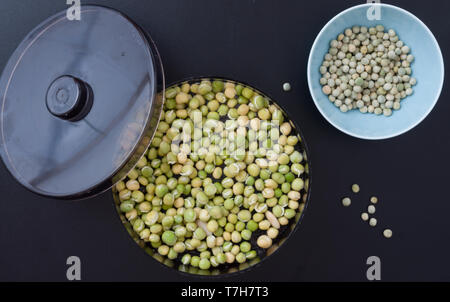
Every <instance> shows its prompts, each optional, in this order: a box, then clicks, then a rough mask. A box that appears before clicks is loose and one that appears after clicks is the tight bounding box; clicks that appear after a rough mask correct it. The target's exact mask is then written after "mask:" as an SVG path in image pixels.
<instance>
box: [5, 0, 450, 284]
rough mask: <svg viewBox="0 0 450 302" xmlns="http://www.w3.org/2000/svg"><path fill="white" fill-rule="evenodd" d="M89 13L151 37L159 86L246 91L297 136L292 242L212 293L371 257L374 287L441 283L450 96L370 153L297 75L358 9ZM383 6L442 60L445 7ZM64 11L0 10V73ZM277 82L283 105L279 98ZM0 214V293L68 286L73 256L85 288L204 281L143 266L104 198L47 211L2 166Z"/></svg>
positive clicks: (447, 43) (207, 7)
mask: <svg viewBox="0 0 450 302" xmlns="http://www.w3.org/2000/svg"><path fill="white" fill-rule="evenodd" d="M82 3H87V1H82ZM89 3H97V4H103V5H108V6H111V7H113V8H116V9H119V10H121V11H122V12H124V13H125V14H127V15H128V16H130V17H131V18H132V19H133V20H135V21H136V22H137V23H138V24H140V25H141V26H142V27H143V28H144V29H146V30H148V31H149V32H150V34H151V35H152V38H153V39H154V40H155V42H156V43H157V45H158V49H159V51H160V53H161V56H162V59H163V63H164V68H165V74H166V77H167V81H168V82H169V83H170V82H174V81H177V80H180V79H184V78H186V77H191V76H203V75H218V76H224V77H228V78H233V79H236V80H242V81H245V82H248V83H249V84H252V85H254V86H256V87H257V88H260V89H261V90H263V91H264V92H266V93H267V94H269V95H271V96H272V97H274V99H276V100H277V101H278V102H279V103H280V104H281V105H282V106H283V107H284V108H285V109H287V110H288V112H289V114H290V116H291V117H293V118H294V119H295V120H296V121H297V123H298V124H299V125H300V126H301V127H302V131H303V133H304V135H305V137H306V140H307V143H308V145H309V148H310V151H311V155H310V157H311V160H312V165H313V186H312V199H311V202H310V204H309V207H308V210H307V213H306V215H305V217H304V220H303V221H302V224H301V226H300V228H299V230H298V231H297V232H296V233H295V234H294V235H293V236H292V237H291V239H290V240H289V241H287V242H286V243H285V245H284V246H283V248H281V249H280V250H279V252H278V253H277V254H276V255H274V256H273V257H270V258H269V259H267V261H265V263H264V265H261V266H258V267H256V268H254V269H252V270H250V271H248V272H245V273H244V274H239V275H236V276H232V277H224V278H222V279H219V280H225V281H241V280H242V281H253V280H254V281H365V280H367V279H366V268H367V266H366V259H367V258H368V257H369V256H373V255H375V256H379V257H380V258H381V267H382V268H381V270H382V272H381V273H382V280H383V281H450V257H449V255H450V241H449V239H450V236H449V235H450V219H449V217H448V216H449V213H450V200H449V197H448V194H449V190H448V187H449V177H448V173H447V172H448V170H449V168H450V165H449V159H448V157H449V155H450V152H449V151H450V133H449V128H450V127H449V113H450V104H449V102H448V98H449V96H450V95H449V89H448V85H445V87H444V90H443V92H442V95H441V98H440V101H439V102H438V104H437V106H436V107H435V109H434V110H433V111H432V113H431V114H430V115H429V117H428V118H427V119H426V120H425V121H424V122H423V123H421V124H420V125H419V126H418V127H417V128H415V129H413V130H412V131H410V132H409V133H407V134H404V135H402V136H400V137H397V138H395V139H390V140H384V141H375V142H374V141H364V140H359V139H356V138H352V137H350V136H347V135H345V134H343V133H341V132H339V131H338V130H336V129H335V128H333V127H332V126H331V125H329V124H328V123H327V122H326V121H325V120H324V119H323V118H322V116H321V115H320V113H319V112H318V111H317V109H316V108H315V106H314V104H313V102H312V100H311V97H310V95H309V91H308V87H307V80H306V65H307V58H308V54H309V50H310V48H311V46H312V43H313V41H314V39H315V36H316V35H317V33H318V32H319V31H320V29H321V28H322V27H323V26H324V25H325V23H326V22H327V21H328V20H329V19H331V18H332V17H333V16H335V15H336V14H337V13H339V12H340V11H342V10H344V9H346V8H348V7H350V6H353V5H356V4H361V3H363V1H336V0H315V1H287V0H213V1H211V0H190V1H187V0H165V1H163V0H159V1H147V0H146V1H144V0H141V1H138V0H127V1H123V0H108V1H107V0H104V1H90V2H89ZM389 3H390V4H394V5H398V6H400V7H402V8H405V9H407V10H409V11H410V12H412V13H413V14H415V15H416V16H417V17H418V18H420V19H421V20H422V21H423V22H424V23H425V24H427V25H428V26H429V28H430V29H431V31H432V32H433V33H434V34H435V36H436V38H437V40H438V42H439V43H440V46H441V49H442V52H443V54H444V58H445V59H447V54H448V52H449V51H450V21H449V18H448V12H449V11H450V2H449V1H444V0H441V1H435V0H433V1H412V0H410V1H406V0H404V1H389ZM66 8H67V6H66V5H65V0H39V1H37V0H1V3H0V68H3V67H4V66H5V64H6V62H7V60H8V58H9V56H10V55H11V54H12V52H13V51H14V49H15V48H16V47H17V45H18V44H19V43H20V41H21V40H22V38H23V37H24V36H25V35H26V34H27V33H28V32H29V31H30V30H32V29H33V28H34V27H35V26H36V25H37V24H39V23H40V22H41V21H43V20H44V19H46V18H47V17H49V16H50V15H52V14H54V13H57V12H59V11H61V10H63V9H66ZM400 34H401V33H400ZM446 63H447V65H448V64H450V63H449V62H448V60H447V61H446ZM38 76H39V74H36V77H38ZM419 80H420V79H419ZM287 81H288V82H290V83H291V84H292V88H293V89H292V91H291V92H290V93H285V92H283V91H282V84H283V83H284V82H287ZM355 182H357V183H359V184H360V186H361V188H362V191H361V193H360V194H359V195H358V196H354V195H353V194H350V193H349V192H350V185H351V184H352V183H355ZM374 194H375V195H377V196H379V198H380V203H379V205H378V206H377V213H376V216H377V218H378V226H377V227H376V228H370V227H369V226H368V225H367V224H366V223H363V222H362V221H361V219H360V213H361V212H362V211H365V210H366V207H367V205H368V198H369V197H370V196H372V195H374ZM345 195H350V196H351V197H353V205H352V207H350V208H343V207H342V205H341V203H340V198H341V197H343V196H345ZM0 215H1V218H0V281H65V280H66V268H67V266H66V264H65V262H66V259H67V257H69V256H71V255H76V256H79V257H80V258H81V261H82V279H83V280H84V281H184V280H204V279H199V278H196V277H187V276H185V275H181V274H179V273H178V272H176V271H174V270H170V269H168V268H163V267H162V266H161V265H160V264H158V263H157V262H156V261H154V260H153V259H152V258H151V257H149V256H148V255H147V254H145V253H144V252H143V251H142V250H141V249H140V248H139V247H138V246H137V245H136V244H135V243H134V242H133V241H132V239H131V237H130V236H129V235H128V233H127V232H126V231H125V228H124V227H123V226H122V224H121V222H120V221H119V218H118V215H117V213H116V211H115V208H114V206H113V200H112V197H111V193H110V192H106V193H104V194H102V195H101V196H98V197H96V198H92V199H90V200H85V201H78V202H66V201H57V200H50V199H45V198H41V197H38V196H36V195H34V194H32V193H30V192H28V191H26V190H25V189H23V188H22V187H21V186H20V185H19V184H17V183H16V182H14V181H13V179H12V178H11V177H10V176H9V174H8V172H7V171H6V169H5V168H4V167H3V166H1V168H0ZM384 227H389V228H392V229H393V231H394V237H393V238H392V239H391V240H386V239H384V238H383V236H382V231H383V229H384ZM215 280H217V279H215Z"/></svg>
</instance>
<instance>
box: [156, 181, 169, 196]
mask: <svg viewBox="0 0 450 302" xmlns="http://www.w3.org/2000/svg"><path fill="white" fill-rule="evenodd" d="M155 193H156V196H158V197H159V198H162V197H164V195H166V194H167V193H169V188H168V187H167V186H166V185H163V184H160V185H157V186H156V189H155Z"/></svg>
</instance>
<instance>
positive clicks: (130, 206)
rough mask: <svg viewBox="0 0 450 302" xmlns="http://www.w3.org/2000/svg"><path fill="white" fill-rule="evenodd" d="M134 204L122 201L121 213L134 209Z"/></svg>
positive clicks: (129, 201)
mask: <svg viewBox="0 0 450 302" xmlns="http://www.w3.org/2000/svg"><path fill="white" fill-rule="evenodd" d="M134 204H135V203H134V202H133V201H131V200H127V201H124V202H122V203H121V204H120V211H121V212H122V213H128V212H130V211H132V210H133V209H134Z"/></svg>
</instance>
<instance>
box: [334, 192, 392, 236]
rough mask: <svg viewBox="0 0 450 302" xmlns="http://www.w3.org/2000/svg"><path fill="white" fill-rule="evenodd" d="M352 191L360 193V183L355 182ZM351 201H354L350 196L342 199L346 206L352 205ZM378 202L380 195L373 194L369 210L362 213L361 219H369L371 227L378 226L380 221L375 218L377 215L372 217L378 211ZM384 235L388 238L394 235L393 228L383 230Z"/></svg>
mask: <svg viewBox="0 0 450 302" xmlns="http://www.w3.org/2000/svg"><path fill="white" fill-rule="evenodd" d="M352 191H353V193H355V194H358V193H359V191H360V187H359V185H358V184H353V185H352ZM351 203H352V201H351V199H350V198H349V197H344V198H343V199H342V205H343V206H344V207H349V206H350V205H351ZM377 203H378V197H376V196H372V197H371V198H370V205H369V206H368V207H367V212H363V213H362V214H361V219H362V220H363V221H366V222H367V221H368V222H369V225H370V226H371V227H376V226H377V223H378V221H377V219H376V218H375V217H370V216H371V215H374V214H375V212H376V207H375V205H376V204H377ZM383 235H384V237H386V238H388V239H389V238H391V237H392V230H390V229H385V230H384V231H383Z"/></svg>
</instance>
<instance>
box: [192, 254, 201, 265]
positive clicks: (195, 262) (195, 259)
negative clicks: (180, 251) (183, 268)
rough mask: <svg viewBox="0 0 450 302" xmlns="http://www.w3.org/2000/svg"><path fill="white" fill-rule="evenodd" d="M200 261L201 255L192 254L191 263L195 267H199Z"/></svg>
mask: <svg viewBox="0 0 450 302" xmlns="http://www.w3.org/2000/svg"><path fill="white" fill-rule="evenodd" d="M199 263H200V257H199V256H192V257H191V265H192V266H193V267H198V265H199Z"/></svg>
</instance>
